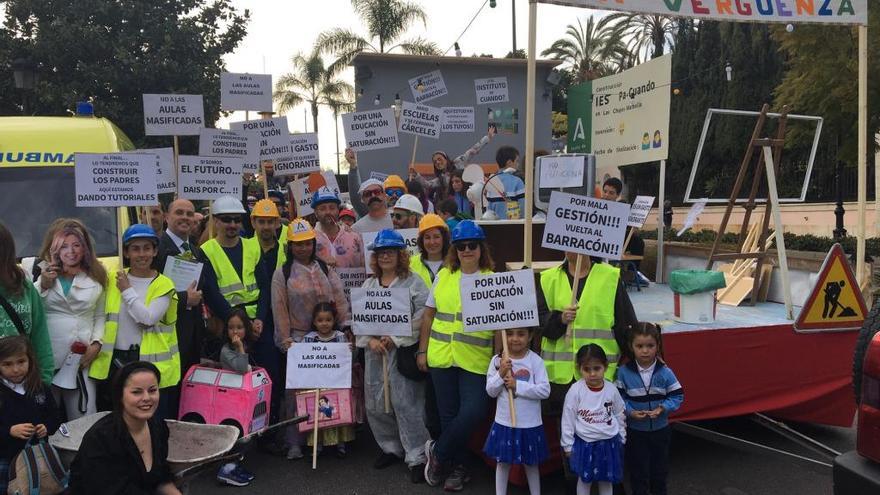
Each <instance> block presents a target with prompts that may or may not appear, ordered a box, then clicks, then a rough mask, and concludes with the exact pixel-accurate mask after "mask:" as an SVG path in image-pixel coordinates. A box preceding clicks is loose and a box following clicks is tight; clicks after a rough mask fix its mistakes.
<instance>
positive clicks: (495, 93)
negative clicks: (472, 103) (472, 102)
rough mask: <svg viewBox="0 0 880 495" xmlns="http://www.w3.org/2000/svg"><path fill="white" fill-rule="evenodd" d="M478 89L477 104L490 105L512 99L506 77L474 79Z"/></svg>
mask: <svg viewBox="0 0 880 495" xmlns="http://www.w3.org/2000/svg"><path fill="white" fill-rule="evenodd" d="M474 86H475V87H476V90H477V105H490V104H496V103H505V102H508V101H510V96H509V91H508V88H507V78H506V77H490V78H488V79H474Z"/></svg>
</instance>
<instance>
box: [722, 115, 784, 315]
mask: <svg viewBox="0 0 880 495" xmlns="http://www.w3.org/2000/svg"><path fill="white" fill-rule="evenodd" d="M769 110H770V106H769V105H768V104H766V103H765V104H764V106H763V107H762V108H761V113H760V114H759V115H758V122H757V123H756V124H755V130H754V131H753V132H752V138H751V139H750V140H749V145H748V147H747V148H746V152H745V156H744V157H743V161H742V163H741V164H740V167H739V172H738V173H737V175H736V182H734V184H733V190H732V191H731V192H730V199H729V200H728V201H727V207H726V208H725V209H724V216H723V217H722V219H721V225H720V226H719V227H718V232H716V234H715V242H713V243H712V251H711V252H710V254H709V261H708V263H707V264H706V269H707V270H711V269H712V265H713V264H714V263H715V262H716V261H735V260H750V259H754V260H755V261H754V263H755V271H754V285H753V286H752V293H751V296H750V297H749V305H750V306H754V305H755V302H757V300H758V294H759V289H760V288H761V278H762V276H763V275H764V271H763V268H762V267H763V265H764V261H765V259H766V258H767V250H768V243H767V237H768V227H769V224H770V217H771V215H772V213H771V201H770V198H769V194H768V198H767V202H766V207H765V211H764V218H763V220H762V221H761V228H760V230H758V231H757V233H758V234H757V235H758V238H757V242H756V244H757V250H754V251H750V250H746V251H747V252H742V251H743V247H744V244H745V243H746V242H747V241H749V239H748V238H749V237H750V236H749V231H750V227H749V221H750V220H751V216H752V211H753V210H754V209H755V208H756V207H757V204H756V203H755V197H756V196H757V194H758V189H759V188H760V187H761V183H762V182H763V180H764V178H765V177H766V175H767V172H766V170H765V165H764V154H763V152H762V150H761V148H763V147H765V146H766V147H769V148H771V149H772V150H773V169H774V171H775V173H776V175H778V173H779V160H780V158H781V157H782V149H783V147H784V145H785V130H786V124H787V121H788V110H789V109H788V105H785V106H783V107H782V113H781V115H780V117H779V127H778V129H777V131H776V138H775V139H772V138H762V137H761V135H762V134H763V133H764V126H765V124H766V123H767V112H768V111H769ZM755 150H758V159H757V160H753V157H754V154H755ZM750 168H753V169H754V176H753V178H752V188H751V190H750V191H749V198H748V200H747V201H746V202H745V204H742V207H743V208H745V210H746V211H745V214H744V216H743V222H742V227H741V228H740V233H739V240H738V246H737V252H735V253H718V244H719V242H720V240H721V236H722V235H723V234H724V232H725V231H726V230H727V223H728V221H730V214H731V213H732V212H733V208H734V207H735V206H736V205H737V198H738V196H739V192H740V190H741V189H742V186H743V182H745V178H746V174H747V173H748V171H749V169H750ZM751 241H752V243H755V240H754V239H752V240H751ZM748 264H751V262H748Z"/></svg>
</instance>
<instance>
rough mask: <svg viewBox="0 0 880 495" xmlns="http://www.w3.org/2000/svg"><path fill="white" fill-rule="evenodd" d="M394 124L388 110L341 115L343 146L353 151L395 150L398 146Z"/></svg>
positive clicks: (391, 112)
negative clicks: (343, 134) (343, 136)
mask: <svg viewBox="0 0 880 495" xmlns="http://www.w3.org/2000/svg"><path fill="white" fill-rule="evenodd" d="M396 122H397V121H396V120H395V118H394V110H392V109H390V108H382V109H379V110H367V111H365V112H355V113H346V114H343V115H342V128H343V131H344V132H345V144H346V146H347V147H349V148H351V149H353V150H354V151H369V150H381V149H384V148H396V147H398V146H400V141H399V140H398V138H397V125H396Z"/></svg>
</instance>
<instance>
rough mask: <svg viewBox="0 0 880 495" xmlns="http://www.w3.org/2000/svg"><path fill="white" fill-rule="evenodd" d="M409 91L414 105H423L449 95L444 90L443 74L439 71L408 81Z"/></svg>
mask: <svg viewBox="0 0 880 495" xmlns="http://www.w3.org/2000/svg"><path fill="white" fill-rule="evenodd" d="M420 88H421V89H420ZM409 89H410V90H411V91H412V95H413V100H414V101H415V102H416V103H424V102H426V101H431V100H433V99H434V98H440V97H441V96H444V95H446V94H449V91H447V89H446V81H444V80H443V74H441V73H440V71H439V70H435V71H431V72H428V73H427V74H422V75H420V76H416V77H414V78H412V79H410V80H409Z"/></svg>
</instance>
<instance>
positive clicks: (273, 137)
mask: <svg viewBox="0 0 880 495" xmlns="http://www.w3.org/2000/svg"><path fill="white" fill-rule="evenodd" d="M229 128H230V129H232V130H233V131H246V132H253V133H256V134H257V135H258V136H259V139H258V141H259V144H260V160H276V159H279V158H284V157H286V156H290V132H289V131H288V130H287V117H278V118H274V119H260V120H246V121H244V122H232V123H231V124H229ZM243 134H244V133H243Z"/></svg>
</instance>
